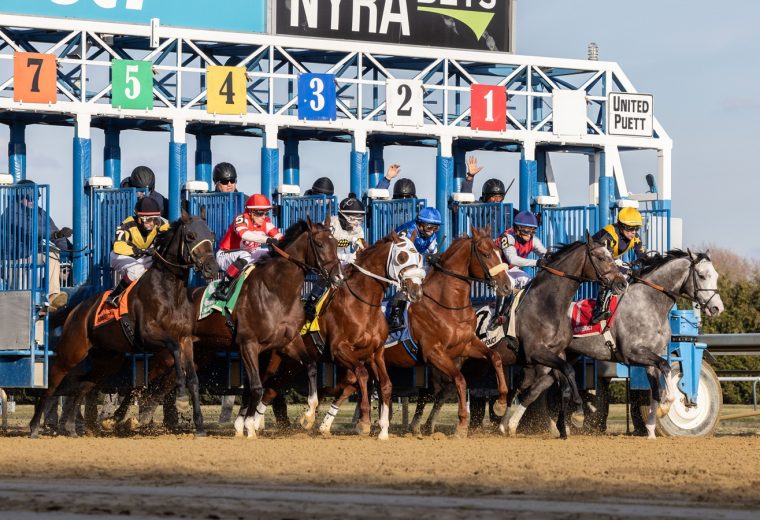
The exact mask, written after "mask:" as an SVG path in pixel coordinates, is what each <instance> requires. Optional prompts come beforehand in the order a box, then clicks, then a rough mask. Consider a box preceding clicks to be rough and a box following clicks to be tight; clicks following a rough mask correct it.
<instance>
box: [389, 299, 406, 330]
mask: <svg viewBox="0 0 760 520" xmlns="http://www.w3.org/2000/svg"><path fill="white" fill-rule="evenodd" d="M404 310H406V300H404V299H403V298H399V299H397V300H394V301H393V303H392V304H391V313H390V316H389V317H388V321H389V323H388V329H390V330H389V331H390V332H397V331H399V330H401V329H403V328H404Z"/></svg>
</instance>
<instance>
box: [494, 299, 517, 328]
mask: <svg viewBox="0 0 760 520" xmlns="http://www.w3.org/2000/svg"><path fill="white" fill-rule="evenodd" d="M514 294H515V293H514V292H511V293H510V294H509V295H508V296H497V297H496V308H495V309H494V313H493V317H492V318H491V321H490V322H488V331H489V332H490V331H492V330H496V329H497V328H499V327H500V326H502V325H504V322H505V321H506V316H507V311H508V310H509V306H510V305H511V304H512V298H514Z"/></svg>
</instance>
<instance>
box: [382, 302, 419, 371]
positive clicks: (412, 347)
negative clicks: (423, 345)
mask: <svg viewBox="0 0 760 520" xmlns="http://www.w3.org/2000/svg"><path fill="white" fill-rule="evenodd" d="M386 317H387V316H386ZM402 319H403V322H404V326H403V327H402V328H401V329H400V330H397V331H395V332H391V333H390V334H388V339H387V340H385V348H391V347H394V346H396V345H397V344H399V343H401V346H402V347H404V350H406V353H407V354H409V357H410V358H412V361H414V362H415V363H419V362H420V361H421V355H420V354H421V353H420V347H419V345H417V343H416V342H415V341H414V339H412V332H411V330H410V329H409V306H408V305H407V306H406V309H404V314H403V315H402Z"/></svg>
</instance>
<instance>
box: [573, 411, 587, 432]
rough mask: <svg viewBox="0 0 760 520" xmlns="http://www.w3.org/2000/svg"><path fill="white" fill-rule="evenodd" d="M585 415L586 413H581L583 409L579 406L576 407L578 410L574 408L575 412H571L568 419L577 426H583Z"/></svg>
mask: <svg viewBox="0 0 760 520" xmlns="http://www.w3.org/2000/svg"><path fill="white" fill-rule="evenodd" d="M585 417H586V415H585V414H584V413H583V409H582V408H580V409H578V410H576V411H575V412H573V413H572V415H571V416H570V420H571V421H572V422H573V424H574V425H575V426H576V427H577V428H582V427H583V420H584V419H585Z"/></svg>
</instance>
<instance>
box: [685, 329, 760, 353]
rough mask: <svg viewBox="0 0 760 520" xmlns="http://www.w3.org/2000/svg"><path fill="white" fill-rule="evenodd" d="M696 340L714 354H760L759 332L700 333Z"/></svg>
mask: <svg viewBox="0 0 760 520" xmlns="http://www.w3.org/2000/svg"><path fill="white" fill-rule="evenodd" d="M698 340H699V341H701V342H703V343H706V344H707V350H708V351H709V352H710V354H712V355H714V356H757V355H760V334H701V335H700V336H699V337H698Z"/></svg>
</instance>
